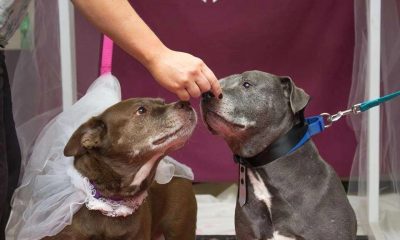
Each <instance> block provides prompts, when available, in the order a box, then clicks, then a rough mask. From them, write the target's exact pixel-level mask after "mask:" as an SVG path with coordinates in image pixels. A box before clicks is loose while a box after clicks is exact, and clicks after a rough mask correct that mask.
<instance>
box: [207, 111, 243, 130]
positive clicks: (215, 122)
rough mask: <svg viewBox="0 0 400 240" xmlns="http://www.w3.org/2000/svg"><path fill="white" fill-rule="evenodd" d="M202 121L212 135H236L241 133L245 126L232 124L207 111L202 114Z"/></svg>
mask: <svg viewBox="0 0 400 240" xmlns="http://www.w3.org/2000/svg"><path fill="white" fill-rule="evenodd" d="M203 120H204V122H205V124H206V126H207V128H208V130H209V131H210V132H211V133H212V134H214V135H221V136H231V135H237V134H240V133H242V132H243V131H244V130H245V129H246V126H244V125H242V124H237V123H233V122H231V121H229V120H227V119H226V118H225V117H223V116H221V115H219V114H217V113H215V112H212V111H207V112H206V113H204V114H203Z"/></svg>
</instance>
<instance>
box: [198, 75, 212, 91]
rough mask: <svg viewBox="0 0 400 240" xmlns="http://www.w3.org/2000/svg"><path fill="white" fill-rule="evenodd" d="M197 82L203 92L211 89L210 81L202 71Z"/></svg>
mask: <svg viewBox="0 0 400 240" xmlns="http://www.w3.org/2000/svg"><path fill="white" fill-rule="evenodd" d="M196 84H197V86H198V88H199V89H200V91H201V93H204V92H208V91H210V89H211V85H210V82H209V81H208V80H207V78H206V76H205V75H204V73H202V74H201V75H200V76H199V77H198V78H197V80H196Z"/></svg>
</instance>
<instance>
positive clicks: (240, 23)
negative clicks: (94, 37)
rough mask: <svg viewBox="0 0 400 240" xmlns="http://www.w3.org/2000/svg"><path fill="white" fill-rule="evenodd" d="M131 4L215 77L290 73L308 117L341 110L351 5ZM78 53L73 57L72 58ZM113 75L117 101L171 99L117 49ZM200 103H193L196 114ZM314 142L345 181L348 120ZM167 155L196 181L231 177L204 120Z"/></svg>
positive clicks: (238, 0) (350, 138)
mask: <svg viewBox="0 0 400 240" xmlns="http://www.w3.org/2000/svg"><path fill="white" fill-rule="evenodd" d="M131 4H132V5H133V6H134V8H135V9H136V10H137V12H138V13H139V14H140V16H141V17H142V18H143V19H144V20H145V22H146V23H148V25H149V26H150V27H151V28H152V29H153V30H154V31H155V32H156V34H157V35H158V36H159V37H160V39H161V40H162V41H163V42H164V43H165V44H166V45H167V46H168V47H170V48H172V49H175V50H179V51H185V52H189V53H191V54H193V55H195V56H198V57H200V58H202V59H203V60H204V61H205V62H206V64H207V65H208V66H209V67H210V68H211V69H212V70H213V71H214V73H215V74H216V75H217V77H224V76H227V75H230V74H234V73H240V72H243V71H247V70H253V69H258V70H262V71H266V72H270V73H274V74H277V75H288V76H291V77H292V78H293V79H294V81H295V82H296V84H297V85H298V86H300V87H302V88H303V89H305V91H306V92H308V93H309V94H310V95H311V96H312V101H311V102H310V104H309V106H308V108H307V111H306V115H314V114H319V113H321V112H329V113H334V112H336V111H338V110H342V109H344V108H346V106H347V100H348V96H349V89H350V85H351V74H352V63H353V48H354V13H353V12H354V6H353V4H354V3H353V1H349V0H335V1H334V0H325V1H318V0H303V1H295V0H252V1H243V0H218V1H216V2H215V3H213V2H212V1H207V3H204V2H203V1H202V0H190V1H188V0H146V1H143V0H142V1H139V0H133V1H131ZM78 24H79V23H78ZM79 34H80V33H79V32H77V37H78V48H79V44H81V43H79ZM83 34H85V33H83ZM83 54H84V51H83V52H82V53H79V52H78V57H81V55H83ZM78 61H79V60H78ZM81 69H83V67H81ZM82 71H84V70H82ZM113 73H114V74H115V75H116V76H117V77H118V78H119V80H120V81H121V85H122V91H123V98H131V97H144V96H146V97H163V98H166V99H167V100H169V101H175V100H176V97H175V96H174V95H172V94H170V93H169V92H167V91H166V90H164V89H163V88H161V87H160V86H159V85H158V84H157V83H156V82H155V81H154V80H153V79H152V77H151V75H150V74H149V73H148V72H147V71H146V69H145V68H144V67H143V66H141V65H140V64H139V63H138V62H137V61H135V60H134V59H133V58H132V57H130V56H128V55H127V54H126V53H125V52H123V50H121V49H119V48H118V47H117V48H115V51H114V64H113ZM78 74H79V67H78ZM86 81H87V80H86ZM86 85H88V84H87V83H80V86H86ZM198 103H199V102H198V100H192V104H193V105H194V106H196V107H197V110H198ZM249 107H251V106H249ZM198 113H199V112H198ZM314 141H315V142H316V144H317V146H318V148H319V150H320V153H321V155H322V157H323V158H324V159H325V160H326V161H327V162H329V163H330V164H331V165H332V166H333V167H334V168H335V169H336V170H337V172H338V173H339V175H340V176H341V177H344V178H347V177H348V176H349V172H350V167H351V164H352V159H353V155H354V149H355V138H354V134H353V132H352V130H351V129H350V128H349V127H348V126H347V125H346V121H341V122H338V123H336V124H335V125H334V126H333V127H332V128H330V129H328V130H327V131H326V132H325V133H324V134H322V135H320V136H317V137H315V138H314ZM173 157H175V158H176V159H177V160H179V161H181V162H183V163H186V164H188V165H189V166H191V167H192V168H193V170H194V173H195V177H196V180H197V181H232V180H235V177H236V174H237V168H236V167H235V165H234V163H233V160H232V154H231V152H230V150H229V149H228V147H227V145H226V144H225V143H224V142H223V140H222V139H221V138H218V137H216V136H213V135H211V134H210V133H209V132H208V131H207V130H206V129H205V127H204V124H203V123H202V122H199V124H198V127H197V129H196V131H195V133H194V135H193V137H192V138H191V140H190V141H189V142H188V144H187V145H186V146H185V147H184V148H183V149H182V150H180V151H178V152H176V153H175V154H173Z"/></svg>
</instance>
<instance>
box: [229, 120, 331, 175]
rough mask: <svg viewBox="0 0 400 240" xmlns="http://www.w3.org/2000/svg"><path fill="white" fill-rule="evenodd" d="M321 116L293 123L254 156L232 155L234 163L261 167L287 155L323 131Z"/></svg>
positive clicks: (323, 125)
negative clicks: (288, 129)
mask: <svg viewBox="0 0 400 240" xmlns="http://www.w3.org/2000/svg"><path fill="white" fill-rule="evenodd" d="M324 128H325V124H324V119H323V117H322V116H320V115H318V116H312V117H308V118H306V119H304V121H302V122H301V123H299V124H297V125H295V126H293V127H292V129H290V131H289V132H288V133H286V134H285V135H283V136H281V137H279V138H278V139H277V140H275V141H274V142H273V143H272V144H270V145H269V146H268V147H267V148H266V149H264V150H263V151H262V152H261V153H259V154H257V155H256V156H254V157H250V158H244V157H241V156H238V155H234V160H235V162H236V163H239V164H241V165H244V166H246V167H253V168H254V167H261V166H264V165H266V164H268V163H271V162H273V161H275V160H276V159H278V158H280V157H283V156H285V155H288V154H290V153H292V152H294V151H296V150H297V149H299V148H300V147H301V146H303V145H304V144H305V143H306V142H307V141H308V140H309V139H310V138H311V137H312V136H314V135H316V134H318V133H320V132H322V131H324Z"/></svg>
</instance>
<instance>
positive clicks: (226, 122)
mask: <svg viewBox="0 0 400 240" xmlns="http://www.w3.org/2000/svg"><path fill="white" fill-rule="evenodd" d="M208 118H214V119H216V120H217V121H219V122H222V123H223V124H224V125H227V126H229V127H231V128H234V129H239V130H243V129H245V128H246V126H245V125H243V124H239V123H234V122H231V121H229V120H227V119H226V118H224V117H223V116H221V115H219V114H218V113H216V112H213V111H207V113H206V118H205V121H206V123H207V125H208V127H209V128H211V131H214V132H215V130H214V129H213V128H212V127H211V124H210V123H211V122H209V121H208V120H207V119H208ZM211 121H212V120H211Z"/></svg>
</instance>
